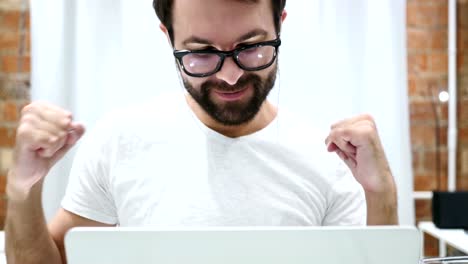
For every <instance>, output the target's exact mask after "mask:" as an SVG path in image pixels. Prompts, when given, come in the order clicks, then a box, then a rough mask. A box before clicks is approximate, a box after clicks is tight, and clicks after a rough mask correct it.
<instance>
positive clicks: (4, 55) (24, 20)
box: [0, 0, 30, 229]
mask: <svg viewBox="0 0 468 264" xmlns="http://www.w3.org/2000/svg"><path fill="white" fill-rule="evenodd" d="M24 2H25V3H26V4H27V3H28V1H23V0H0V228H1V229H3V225H4V218H5V195H4V193H5V181H6V173H7V169H8V167H9V166H10V164H11V161H12V147H13V144H14V137H15V127H16V125H17V120H18V116H19V110H20V108H21V106H22V105H24V104H25V103H27V102H28V100H29V79H30V57H29V50H30V45H29V38H30V37H29V36H30V34H29V12H28V10H27V6H26V8H23V4H24ZM23 10H25V11H23Z"/></svg>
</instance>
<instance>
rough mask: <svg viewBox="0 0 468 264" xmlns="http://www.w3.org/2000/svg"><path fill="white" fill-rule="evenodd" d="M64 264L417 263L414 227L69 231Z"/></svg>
mask: <svg viewBox="0 0 468 264" xmlns="http://www.w3.org/2000/svg"><path fill="white" fill-rule="evenodd" d="M65 247H66V252H67V259H68V263H69V264H89V263H99V264H107V263H109V264H111V263H112V264H129V263H139V264H144V263H157V264H175V263H177V264H180V263H187V264H188V263H190V264H239V263H242V264H250V263H252V264H260V263H268V264H280V263H281V264H285V263H287V264H305V263H308V264H310V263H326V264H343V263H359V264H416V263H418V261H419V258H420V253H421V248H420V247H421V234H420V232H419V231H418V230H417V229H416V228H415V227H265V228H258V227H255V228H203V229H177V230H175V229H148V228H74V229H72V230H71V231H69V232H68V233H67V235H66V237H65Z"/></svg>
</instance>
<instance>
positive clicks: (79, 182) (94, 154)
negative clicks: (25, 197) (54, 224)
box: [61, 124, 118, 225]
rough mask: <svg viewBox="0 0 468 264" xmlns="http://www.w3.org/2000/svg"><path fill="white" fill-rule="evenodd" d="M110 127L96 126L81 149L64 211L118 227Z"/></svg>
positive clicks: (84, 140)
mask: <svg viewBox="0 0 468 264" xmlns="http://www.w3.org/2000/svg"><path fill="white" fill-rule="evenodd" d="M109 130H110V129H108V126H107V125H103V124H101V125H97V126H96V128H95V129H93V131H92V132H91V133H89V134H87V135H86V136H85V137H84V138H83V140H82V142H81V145H80V146H79V148H78V151H77V153H76V156H75V159H74V161H73V165H72V168H71V172H70V178H69V182H68V187H67V190H66V193H65V196H64V198H63V200H62V204H61V205H62V208H63V209H65V210H67V211H69V212H72V213H74V214H77V215H79V216H82V217H84V218H88V219H91V220H94V221H97V222H101V223H104V224H110V225H116V224H118V217H117V212H116V207H115V203H114V199H113V197H112V194H111V191H110V182H109V164H110V159H111V157H112V152H113V151H112V149H111V142H112V137H111V136H109V133H108V132H109Z"/></svg>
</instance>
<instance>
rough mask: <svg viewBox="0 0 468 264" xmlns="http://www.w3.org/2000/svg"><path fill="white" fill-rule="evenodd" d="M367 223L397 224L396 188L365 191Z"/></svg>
mask: <svg viewBox="0 0 468 264" xmlns="http://www.w3.org/2000/svg"><path fill="white" fill-rule="evenodd" d="M366 203H367V225H398V205H397V194H396V190H395V189H394V188H392V189H391V190H390V191H388V192H385V193H370V192H366Z"/></svg>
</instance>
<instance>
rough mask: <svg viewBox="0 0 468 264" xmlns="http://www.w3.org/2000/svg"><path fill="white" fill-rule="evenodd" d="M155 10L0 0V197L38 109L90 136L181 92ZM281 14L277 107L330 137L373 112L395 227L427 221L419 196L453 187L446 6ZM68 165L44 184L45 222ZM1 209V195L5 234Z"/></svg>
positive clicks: (459, 171) (464, 81)
mask: <svg viewBox="0 0 468 264" xmlns="http://www.w3.org/2000/svg"><path fill="white" fill-rule="evenodd" d="M151 2H152V1H150V0H144V1H143V0H138V1H135V0H119V1H116V0H80V1H78V0H74V1H71V0H63V1H60V0H49V1H46V0H43V1H41V0H32V1H27V0H0V193H2V194H4V192H5V188H4V187H5V181H6V173H7V170H8V168H9V166H10V165H11V163H12V159H13V147H14V138H15V128H16V125H17V122H18V119H19V115H20V110H21V108H22V107H23V106H24V105H25V104H27V103H28V102H30V101H31V100H47V101H50V102H53V103H56V104H58V105H61V106H63V107H66V108H68V109H71V110H72V111H73V112H74V113H75V118H77V119H78V120H80V121H82V122H84V123H85V124H86V125H87V126H88V128H89V127H92V126H93V125H94V123H95V122H96V120H98V119H99V117H100V115H101V114H103V113H104V112H106V111H109V110H112V109H114V108H117V107H122V106H123V105H128V104H132V103H137V102H138V101H139V100H141V99H142V98H148V97H151V96H156V95H157V94H158V93H160V92H167V91H170V90H171V89H172V90H173V89H177V90H179V89H182V88H181V87H180V85H179V81H178V77H177V74H176V70H175V66H174V62H173V59H172V58H171V52H170V51H171V50H170V47H169V46H168V45H167V41H166V40H165V38H164V36H163V35H162V33H161V32H160V31H159V29H158V24H159V22H158V20H157V18H156V16H155V14H154V11H153V10H152V7H151ZM456 2H457V21H456V25H457V30H456V36H457V43H456V46H457V55H456V58H457V66H456V72H457V78H458V82H457V91H458V97H457V112H458V116H457V121H458V122H457V123H458V124H457V125H458V136H457V161H456V189H457V190H468V52H467V50H468V1H467V0H457V1H456ZM286 10H288V12H289V16H288V18H287V20H286V22H285V24H284V28H283V32H282V38H283V43H284V44H283V46H282V48H281V55H280V72H281V73H280V80H279V85H278V87H277V88H276V89H275V90H274V92H273V94H272V100H274V101H276V102H279V105H280V107H287V108H292V109H293V110H295V111H298V112H300V113H301V114H303V115H304V114H305V115H306V116H310V118H311V120H310V121H312V122H314V123H316V124H317V125H318V126H320V127H323V128H328V126H329V125H330V124H331V123H333V122H335V121H338V120H340V119H342V118H345V117H348V116H349V115H352V114H357V113H362V112H368V113H371V114H373V115H374V116H375V118H376V121H377V124H378V126H379V131H380V133H381V136H382V138H383V142H384V145H385V149H386V152H387V155H388V156H389V160H390V163H391V167H392V170H393V172H394V174H395V178H396V180H397V183H398V187H399V192H400V193H399V205H400V212H399V213H400V221H401V222H402V223H404V224H417V223H418V222H420V221H430V220H431V217H432V216H431V200H430V195H428V193H426V192H424V191H427V192H429V191H433V190H436V189H439V190H446V189H447V188H448V187H447V171H448V168H447V155H448V151H447V150H448V148H447V126H448V104H447V102H446V100H445V99H446V98H444V93H442V94H441V92H444V91H447V90H448V57H449V52H448V1H446V0H406V1H404V0H379V1H376V0H368V1H365V0H353V1H345V0H321V1H320V0H308V1H306V0H289V1H288V2H287V6H286ZM304 25H308V26H307V27H306V26H304ZM31 36H32V37H31ZM31 39H32V42H31ZM299 50H300V53H299V54H298V51H299ZM31 54H32V55H31ZM31 65H33V66H31ZM168 65H170V67H168ZM440 95H442V97H440V98H439V96H440ZM72 156H73V153H71V154H70V155H68V156H67V158H66V159H65V160H64V161H62V162H61V163H60V164H59V165H58V166H57V168H55V169H54V171H53V172H51V175H50V177H48V178H47V185H46V190H45V194H44V203H45V204H44V206H45V211H46V216H47V217H48V218H50V217H51V215H52V214H53V212H54V211H55V210H56V209H57V207H58V205H59V202H60V199H61V197H62V195H63V192H64V186H65V185H66V182H67V171H68V168H69V165H70V162H71V160H72ZM414 192H416V193H414ZM5 210H6V209H5V197H4V195H3V196H0V227H3V220H4V217H5V213H6V212H5ZM425 241H426V243H425V247H426V249H425V250H426V255H429V256H431V255H432V256H435V255H437V254H438V253H437V250H438V244H437V241H436V240H435V239H431V238H430V237H426V238H425Z"/></svg>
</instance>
